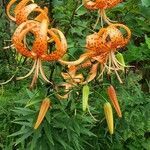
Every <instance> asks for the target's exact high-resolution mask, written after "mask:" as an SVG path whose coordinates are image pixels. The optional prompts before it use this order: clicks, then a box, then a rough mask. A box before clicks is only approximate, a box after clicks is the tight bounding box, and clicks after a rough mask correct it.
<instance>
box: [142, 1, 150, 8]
mask: <svg viewBox="0 0 150 150" xmlns="http://www.w3.org/2000/svg"><path fill="white" fill-rule="evenodd" d="M141 1H142V5H143V6H145V7H149V6H150V0H141Z"/></svg>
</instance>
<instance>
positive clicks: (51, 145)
mask: <svg viewBox="0 0 150 150" xmlns="http://www.w3.org/2000/svg"><path fill="white" fill-rule="evenodd" d="M37 2H38V3H41V5H42V6H45V5H46V6H48V7H49V8H51V12H49V16H50V17H51V18H52V20H53V21H52V26H54V27H57V28H59V29H61V30H62V31H63V33H64V34H65V36H66V38H67V42H68V57H69V58H70V59H72V60H74V59H75V58H78V57H79V55H80V53H82V52H83V51H84V45H85V37H86V35H88V34H90V33H93V30H94V29H93V26H94V24H95V20H96V19H97V13H96V12H95V11H88V10H86V9H85V8H84V7H83V6H81V1H79V0H76V1H74V0H61V1H59V0H53V1H49V0H45V1H39V0H37ZM5 6H6V4H5V3H4V2H3V3H2V2H1V5H0V7H2V9H0V16H1V22H0V39H1V41H0V68H1V69H0V80H1V82H2V81H4V80H7V79H8V78H10V76H12V75H14V74H15V75H16V76H19V75H20V74H21V73H24V72H26V70H28V67H29V66H30V64H31V62H30V61H29V60H26V59H25V58H23V57H21V56H19V55H18V54H16V52H15V50H14V49H13V48H9V49H6V50H4V49H3V47H6V46H8V45H10V44H11V42H10V41H6V40H10V39H11V35H12V30H13V29H15V26H14V25H13V24H12V23H11V22H10V21H9V20H8V18H7V17H6V15H5V11H4V10H5ZM149 8H150V1H149V0H128V1H126V2H123V3H122V4H120V5H119V6H117V7H115V8H113V9H111V10H108V12H107V13H108V16H109V17H110V18H113V19H114V20H118V21H119V22H124V23H125V24H127V25H128V26H129V27H130V28H131V30H132V40H131V42H130V43H129V45H128V47H127V48H125V49H122V50H120V51H121V52H122V53H123V55H124V58H125V62H126V63H127V64H128V65H131V66H134V67H131V68H127V69H126V74H125V75H124V74H122V78H123V79H124V84H123V85H120V84H119V83H118V81H117V80H116V77H114V76H112V77H111V79H109V78H105V79H104V82H103V83H102V82H101V81H99V80H98V79H95V80H94V82H91V83H90V84H89V87H90V95H89V109H90V111H91V113H92V115H93V116H94V117H95V119H96V121H95V120H94V119H93V116H91V115H90V114H89V112H83V111H82V102H81V101H82V86H77V87H75V88H74V89H73V90H72V91H71V96H70V97H69V99H68V100H67V101H60V100H59V99H58V98H57V97H56V95H55V93H56V91H55V89H54V88H53V87H52V86H51V85H45V84H44V83H43V82H42V81H41V80H39V82H38V84H37V87H36V89H35V90H33V91H30V90H29V89H28V88H27V87H28V82H30V80H27V79H26V80H24V81H15V79H13V81H11V82H9V83H8V84H7V85H4V86H1V87H0V103H1V105H0V148H1V149H4V150H5V149H6V150H7V149H8V150H11V149H35V150H43V149H44V150H46V149H48V150H59V149H66V150H82V149H83V150H84V149H89V150H90V149H93V150H99V149H101V150H103V149H110V150H111V149H112V150H117V149H118V150H120V149H123V150H124V149H125V150H126V149H127V150H134V149H135V150H137V149H142V150H149V149H150V115H149V114H150V110H149V108H150V101H149V99H150V95H149V93H148V92H149V91H150V78H149V77H150V71H149V70H150V68H149V64H150V59H149V58H150V32H149V31H150V16H149V14H150V9H149ZM99 28H100V24H98V25H97V27H96V29H95V31H97V30H98V29H99ZM14 56H15V57H14ZM25 62H26V63H25ZM44 67H45V69H46V70H47V74H48V75H49V76H50V78H51V79H52V80H55V81H56V84H57V83H59V82H62V79H61V77H60V76H59V74H60V72H61V71H62V70H63V69H65V67H61V66H60V65H59V64H58V63H52V64H48V63H45V64H44ZM16 68H17V69H18V70H19V71H18V70H17V71H16ZM86 73H87V72H86V71H85V72H84V74H86ZM110 83H111V84H113V85H115V88H116V91H117V95H118V98H119V102H120V106H121V109H122V113H123V118H121V119H118V118H117V115H116V113H114V118H115V120H114V123H115V134H114V135H109V132H108V129H107V125H106V120H105V118H104V112H103V104H104V103H105V101H106V100H108V96H107V94H106V88H107V87H108V85H109V84H110ZM141 89H142V90H141ZM46 96H48V97H49V98H50V99H51V101H52V108H51V109H50V110H49V111H48V113H47V114H46V118H45V119H44V121H43V123H42V124H41V126H40V127H39V128H38V129H37V130H34V129H33V127H34V124H35V122H36V118H37V115H38V112H39V107H40V104H41V101H42V100H43V99H44V98H45V97H46ZM114 112H115V111H114Z"/></svg>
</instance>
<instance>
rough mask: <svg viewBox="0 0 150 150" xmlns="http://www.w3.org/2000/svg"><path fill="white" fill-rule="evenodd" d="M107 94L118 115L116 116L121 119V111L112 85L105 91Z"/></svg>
mask: <svg viewBox="0 0 150 150" xmlns="http://www.w3.org/2000/svg"><path fill="white" fill-rule="evenodd" d="M107 93H108V96H109V98H110V100H111V102H112V104H113V106H114V108H115V110H116V112H117V114H118V116H119V117H120V118H121V117H122V113H121V110H120V106H119V103H118V99H117V95H116V91H115V89H114V87H113V86H112V85H110V86H109V87H108V89H107Z"/></svg>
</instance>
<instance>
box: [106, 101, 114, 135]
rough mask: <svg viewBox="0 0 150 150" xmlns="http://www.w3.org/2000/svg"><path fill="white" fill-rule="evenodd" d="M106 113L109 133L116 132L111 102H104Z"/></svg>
mask: <svg viewBox="0 0 150 150" xmlns="http://www.w3.org/2000/svg"><path fill="white" fill-rule="evenodd" d="M104 113H105V117H106V121H107V125H108V129H109V133H110V134H113V133H114V120H113V112H112V107H111V105H110V103H109V102H106V103H105V104H104Z"/></svg>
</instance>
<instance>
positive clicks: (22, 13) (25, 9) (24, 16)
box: [6, 0, 49, 25]
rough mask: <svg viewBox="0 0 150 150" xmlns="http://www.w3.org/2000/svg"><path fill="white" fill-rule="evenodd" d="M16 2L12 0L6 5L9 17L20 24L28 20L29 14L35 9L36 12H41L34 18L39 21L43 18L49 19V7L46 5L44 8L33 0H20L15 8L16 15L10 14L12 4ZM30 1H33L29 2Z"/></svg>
mask: <svg viewBox="0 0 150 150" xmlns="http://www.w3.org/2000/svg"><path fill="white" fill-rule="evenodd" d="M15 2H16V0H11V1H10V2H9V3H8V5H7V7H6V13H7V15H8V17H9V18H10V19H11V20H12V21H14V22H16V23H17V24H18V25H19V24H21V23H23V22H25V21H27V20H28V16H29V14H30V13H31V12H33V11H35V12H39V15H38V16H37V17H35V18H34V20H37V21H41V20H42V19H43V18H46V19H47V20H49V18H48V16H47V13H48V9H47V8H46V7H45V8H44V9H43V10H42V9H41V8H40V7H39V6H38V5H37V4H35V3H34V1H32V0H22V1H20V2H19V3H18V4H17V5H16V7H15V9H14V16H12V15H11V14H10V9H11V6H12V5H13V4H14V3H15ZM29 2H33V3H30V4H28V3H29Z"/></svg>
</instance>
